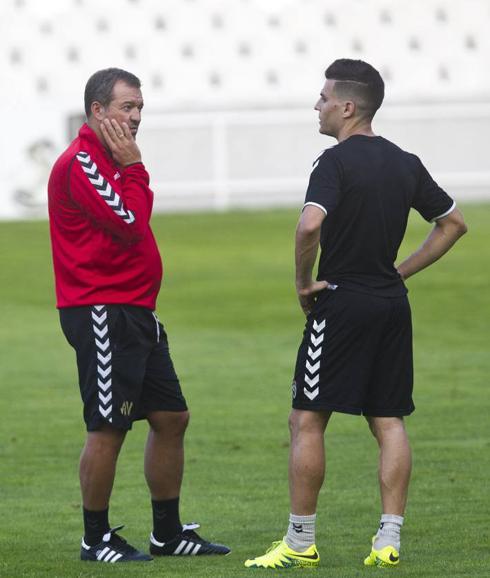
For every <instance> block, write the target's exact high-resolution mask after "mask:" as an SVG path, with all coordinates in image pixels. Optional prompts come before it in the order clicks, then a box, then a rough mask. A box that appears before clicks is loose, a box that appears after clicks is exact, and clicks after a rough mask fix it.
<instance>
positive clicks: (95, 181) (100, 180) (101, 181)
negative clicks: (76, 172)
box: [88, 175, 104, 187]
mask: <svg viewBox="0 0 490 578" xmlns="http://www.w3.org/2000/svg"><path fill="white" fill-rule="evenodd" d="M88 180H89V181H90V182H91V183H92V184H93V185H95V186H96V187H99V186H100V185H102V184H104V177H103V176H102V175H99V176H98V177H97V178H95V177H89V178H88Z"/></svg>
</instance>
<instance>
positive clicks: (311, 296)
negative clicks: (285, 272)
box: [296, 281, 329, 315]
mask: <svg viewBox="0 0 490 578" xmlns="http://www.w3.org/2000/svg"><path fill="white" fill-rule="evenodd" d="M328 287H329V284H328V282H327V281H312V282H311V283H310V284H309V285H307V286H305V287H296V293H297V294H298V300H299V304H300V306H301V309H302V310H303V313H304V314H305V315H309V314H310V313H311V311H312V309H313V305H314V304H315V299H316V296H317V294H318V293H319V292H320V291H323V290H324V289H328Z"/></svg>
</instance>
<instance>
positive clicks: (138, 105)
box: [121, 100, 144, 108]
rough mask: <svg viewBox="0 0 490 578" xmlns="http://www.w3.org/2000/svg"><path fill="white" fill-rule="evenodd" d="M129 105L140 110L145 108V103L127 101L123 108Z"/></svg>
mask: <svg viewBox="0 0 490 578" xmlns="http://www.w3.org/2000/svg"><path fill="white" fill-rule="evenodd" d="M127 104H129V105H130V106H137V107H138V108H143V106H144V103H143V102H141V103H138V102H137V101H136V100H125V101H124V102H123V103H122V104H121V106H126V105H127Z"/></svg>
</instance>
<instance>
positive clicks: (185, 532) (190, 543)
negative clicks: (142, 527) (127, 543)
mask: <svg viewBox="0 0 490 578" xmlns="http://www.w3.org/2000/svg"><path fill="white" fill-rule="evenodd" d="M197 528H199V524H184V526H183V527H182V532H180V534H177V536H175V538H173V539H172V540H170V541H169V542H159V541H158V540H156V539H155V537H154V536H153V534H150V553H151V554H153V555H154V556H205V555H210V554H220V555H222V556H225V555H226V554H229V553H230V552H231V550H230V548H228V547H227V546H223V545H222V544H213V543H212V542H208V541H206V540H203V539H202V538H201V537H200V536H199V535H198V534H197V533H196V532H194V530H196V529H197Z"/></svg>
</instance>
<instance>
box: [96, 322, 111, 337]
mask: <svg viewBox="0 0 490 578" xmlns="http://www.w3.org/2000/svg"><path fill="white" fill-rule="evenodd" d="M94 331H95V334H96V335H98V336H99V337H100V338H101V339H102V337H105V335H106V333H107V332H108V331H109V329H108V327H107V325H103V326H102V329H99V328H98V327H96V326H95V325H94Z"/></svg>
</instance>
